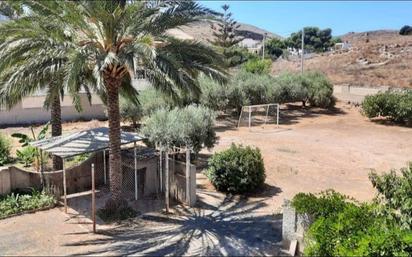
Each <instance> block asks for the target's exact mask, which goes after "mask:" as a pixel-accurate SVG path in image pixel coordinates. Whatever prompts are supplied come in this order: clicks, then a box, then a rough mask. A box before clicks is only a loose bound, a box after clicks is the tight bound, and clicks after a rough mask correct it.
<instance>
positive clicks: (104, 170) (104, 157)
mask: <svg viewBox="0 0 412 257" xmlns="http://www.w3.org/2000/svg"><path fill="white" fill-rule="evenodd" d="M103 173H104V184H105V185H107V167H106V149H104V150H103Z"/></svg>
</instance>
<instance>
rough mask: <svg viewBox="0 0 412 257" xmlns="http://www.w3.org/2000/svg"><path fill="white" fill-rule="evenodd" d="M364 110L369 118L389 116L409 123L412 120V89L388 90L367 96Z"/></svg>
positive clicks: (363, 103) (397, 120)
mask: <svg viewBox="0 0 412 257" xmlns="http://www.w3.org/2000/svg"><path fill="white" fill-rule="evenodd" d="M362 112H363V114H364V115H365V116H366V117H368V118H376V117H380V116H382V117H387V118H389V119H390V120H392V121H394V122H397V123H402V124H407V123H411V122H412V90H405V91H387V92H381V93H378V94H375V95H369V96H366V97H365V99H364V100H363V102H362Z"/></svg>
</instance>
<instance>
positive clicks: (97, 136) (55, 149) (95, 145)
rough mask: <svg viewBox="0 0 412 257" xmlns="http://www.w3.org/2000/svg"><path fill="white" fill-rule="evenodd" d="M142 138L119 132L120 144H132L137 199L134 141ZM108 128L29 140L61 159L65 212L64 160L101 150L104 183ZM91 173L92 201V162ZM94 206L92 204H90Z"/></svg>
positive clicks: (65, 207) (93, 212) (108, 140)
mask: <svg viewBox="0 0 412 257" xmlns="http://www.w3.org/2000/svg"><path fill="white" fill-rule="evenodd" d="M143 139H144V138H143V137H142V136H140V135H138V134H137V133H131V132H123V131H122V132H121V145H126V144H131V143H133V144H134V171H135V198H136V200H137V182H136V180H137V151H136V143H137V142H138V141H142V140H143ZM109 142H110V139H109V129H108V128H106V127H100V128H94V129H88V130H84V131H80V132H75V133H72V134H69V135H63V136H59V137H51V138H47V139H43V140H38V141H34V142H31V143H30V144H31V145H32V146H33V147H36V148H38V149H41V150H42V151H44V152H47V153H49V154H51V155H54V156H58V157H60V158H62V160H63V194H64V196H63V197H64V209H65V212H66V213H67V186H66V168H65V160H66V159H67V158H72V157H75V156H78V155H81V154H85V153H95V152H100V151H102V152H103V160H104V165H103V166H104V170H103V171H104V183H105V184H106V183H107V181H106V177H107V170H106V150H107V149H109ZM91 174H92V194H93V197H92V202H93V203H94V190H93V189H94V186H95V185H94V164H92V167H91ZM92 206H93V207H94V204H92ZM94 209H95V208H93V211H92V215H93V222H94V224H93V225H94V226H93V230H94V231H95V210H94Z"/></svg>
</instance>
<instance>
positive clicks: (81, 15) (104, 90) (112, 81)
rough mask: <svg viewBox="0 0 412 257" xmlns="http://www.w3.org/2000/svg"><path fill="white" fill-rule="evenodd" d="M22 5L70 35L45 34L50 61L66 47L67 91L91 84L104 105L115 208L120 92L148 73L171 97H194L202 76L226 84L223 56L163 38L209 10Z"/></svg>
mask: <svg viewBox="0 0 412 257" xmlns="http://www.w3.org/2000/svg"><path fill="white" fill-rule="evenodd" d="M25 5H26V6H27V8H29V9H30V13H31V14H32V15H39V16H44V17H47V18H48V19H49V20H50V21H51V22H53V24H55V25H56V26H59V28H60V29H61V31H64V33H65V34H68V35H69V36H70V38H71V39H70V40H66V39H64V38H62V37H59V35H60V34H58V35H57V36H56V35H55V34H53V33H48V34H47V35H45V38H46V39H48V40H50V41H51V42H55V41H58V42H61V43H62V45H60V44H58V45H57V46H56V48H55V50H56V51H48V53H49V54H50V55H53V54H54V53H55V52H58V51H57V50H58V49H60V47H59V46H64V47H61V48H62V49H61V50H62V51H63V52H62V55H63V56H64V57H65V58H67V62H66V64H65V67H66V68H65V69H64V71H65V72H64V79H63V81H65V83H67V86H68V87H71V86H73V85H79V84H81V83H79V80H82V79H84V80H86V81H87V82H90V83H92V84H93V83H94V84H95V85H96V87H95V90H96V92H98V93H99V94H100V95H101V96H102V98H103V99H104V100H105V102H106V103H107V110H108V111H107V112H108V119H109V137H110V144H109V147H110V162H109V165H110V190H111V192H112V198H111V199H112V202H113V203H115V202H120V201H118V200H121V198H122V196H121V191H122V173H121V155H120V115H119V93H123V94H124V95H125V96H127V95H129V96H130V94H132V95H133V88H132V86H131V78H132V72H133V71H135V70H137V68H140V69H144V70H146V74H147V79H148V80H149V81H150V82H151V84H152V85H153V86H154V87H155V88H156V89H158V90H160V91H163V92H165V93H166V94H168V95H170V96H172V97H173V96H176V95H177V91H183V92H194V94H199V93H200V89H199V84H198V82H197V77H198V75H199V74H200V73H205V74H207V75H208V76H211V77H213V78H214V79H216V80H219V81H220V82H222V83H223V82H225V75H226V74H225V72H224V70H223V69H222V58H221V56H220V55H219V54H217V53H216V52H215V51H213V49H211V48H210V47H207V46H205V45H203V44H201V43H199V42H192V41H188V40H179V39H176V38H173V37H170V36H168V35H166V31H168V30H169V29H172V28H176V27H179V26H182V25H187V24H189V23H191V22H195V21H198V20H199V19H200V18H202V17H205V15H210V14H211V13H212V12H211V11H210V10H209V9H207V8H204V7H202V6H200V5H199V4H198V3H196V2H194V1H167V2H160V3H158V4H157V5H156V4H155V5H149V4H148V3H146V2H141V1H125V0H123V1H122V0H118V1H116V0H113V1H103V2H100V1H35V0H31V1H26V2H25ZM46 22H47V20H46ZM2 49H3V48H2ZM28 49H31V48H30V46H28ZM80 82H81V81H80ZM136 99H137V98H136ZM113 206H116V204H113Z"/></svg>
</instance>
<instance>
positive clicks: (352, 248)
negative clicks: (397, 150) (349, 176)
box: [292, 190, 412, 256]
mask: <svg viewBox="0 0 412 257" xmlns="http://www.w3.org/2000/svg"><path fill="white" fill-rule="evenodd" d="M292 205H293V206H294V207H295V208H296V210H297V211H298V213H307V214H309V215H312V217H315V218H316V220H315V222H314V223H313V224H311V225H310V228H309V230H308V231H307V233H306V234H305V252H304V254H305V255H306V256H409V255H410V254H411V253H412V244H411V243H412V231H411V230H402V229H401V227H400V226H399V225H398V223H396V222H393V220H392V221H388V218H387V217H384V216H381V215H379V214H378V213H377V205H369V204H359V203H357V202H354V201H353V200H350V199H349V198H347V197H346V196H343V195H341V194H339V193H336V192H334V191H330V190H329V191H326V192H324V193H321V194H320V195H319V196H315V195H313V194H304V193H300V194H297V195H296V196H295V197H294V199H293V201H292Z"/></svg>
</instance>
